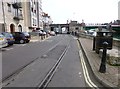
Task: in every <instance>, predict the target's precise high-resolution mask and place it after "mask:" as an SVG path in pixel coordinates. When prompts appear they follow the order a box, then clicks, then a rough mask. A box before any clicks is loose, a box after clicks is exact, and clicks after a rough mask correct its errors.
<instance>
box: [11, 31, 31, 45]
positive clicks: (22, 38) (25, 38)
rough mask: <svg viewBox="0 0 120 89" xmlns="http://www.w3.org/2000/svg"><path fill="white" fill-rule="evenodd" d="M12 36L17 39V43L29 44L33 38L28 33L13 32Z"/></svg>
mask: <svg viewBox="0 0 120 89" xmlns="http://www.w3.org/2000/svg"><path fill="white" fill-rule="evenodd" d="M12 34H13V37H14V39H15V43H18V42H19V43H21V44H23V43H29V41H30V38H31V36H30V34H29V33H28V32H13V33H12Z"/></svg>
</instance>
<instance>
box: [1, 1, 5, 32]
mask: <svg viewBox="0 0 120 89" xmlns="http://www.w3.org/2000/svg"><path fill="white" fill-rule="evenodd" d="M2 12H3V21H4V25H3V29H4V32H5V31H6V28H5V26H6V22H5V11H4V3H3V0H2Z"/></svg>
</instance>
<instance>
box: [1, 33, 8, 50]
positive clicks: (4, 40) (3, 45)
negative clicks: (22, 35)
mask: <svg viewBox="0 0 120 89" xmlns="http://www.w3.org/2000/svg"><path fill="white" fill-rule="evenodd" d="M7 45H8V42H7V40H6V37H5V36H4V35H2V34H1V33H0V48H2V47H6V46H7Z"/></svg>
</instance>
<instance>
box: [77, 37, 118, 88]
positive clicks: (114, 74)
mask: <svg viewBox="0 0 120 89" xmlns="http://www.w3.org/2000/svg"><path fill="white" fill-rule="evenodd" d="M79 43H80V45H81V47H82V50H83V52H84V54H85V56H86V58H87V60H88V62H89V64H90V66H91V69H92V71H93V74H94V76H95V78H96V79H97V80H98V81H99V82H100V83H101V84H103V85H104V86H105V87H110V88H113V89H114V88H115V89H116V88H117V89H120V66H111V65H109V64H106V73H100V72H99V68H100V64H101V57H100V56H99V54H97V53H96V52H95V51H93V50H92V47H93V46H92V44H93V41H92V39H88V38H83V37H79Z"/></svg>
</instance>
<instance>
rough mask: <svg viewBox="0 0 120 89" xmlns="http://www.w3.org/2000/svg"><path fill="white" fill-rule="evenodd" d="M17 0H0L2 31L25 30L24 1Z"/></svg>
mask: <svg viewBox="0 0 120 89" xmlns="http://www.w3.org/2000/svg"><path fill="white" fill-rule="evenodd" d="M19 1H20V0H19ZM19 1H17V0H8V1H4V0H1V1H0V4H1V5H0V7H1V8H2V9H0V12H1V13H2V14H0V17H1V19H0V22H1V23H0V24H1V25H2V29H0V30H1V31H5V32H15V31H23V30H24V21H23V18H24V17H23V8H22V3H21V2H19Z"/></svg>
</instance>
